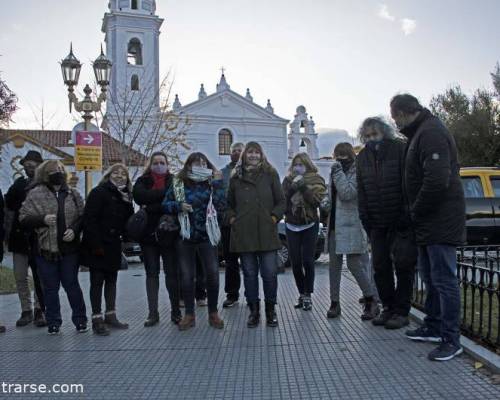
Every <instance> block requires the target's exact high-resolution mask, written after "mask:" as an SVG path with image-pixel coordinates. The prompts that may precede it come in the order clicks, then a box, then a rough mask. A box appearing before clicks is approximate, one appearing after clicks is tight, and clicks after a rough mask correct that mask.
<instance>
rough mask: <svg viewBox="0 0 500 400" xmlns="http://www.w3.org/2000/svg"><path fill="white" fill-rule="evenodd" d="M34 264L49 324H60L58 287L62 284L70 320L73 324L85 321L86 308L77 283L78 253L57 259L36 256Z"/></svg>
mask: <svg viewBox="0 0 500 400" xmlns="http://www.w3.org/2000/svg"><path fill="white" fill-rule="evenodd" d="M36 265H37V268H38V273H39V275H40V280H41V282H42V286H43V294H44V296H45V308H46V311H45V317H46V319H47V324H48V325H49V326H61V324H62V318H61V304H60V302H59V288H60V286H61V284H62V286H63V288H64V290H65V291H66V295H67V296H68V300H69V304H70V306H71V309H72V311H73V315H72V316H71V320H72V321H73V324H75V326H78V325H79V324H84V323H87V310H86V308H85V301H84V300H83V293H82V289H81V288H80V284H79V283H78V268H79V265H78V255H77V254H68V255H65V256H62V257H61V258H60V259H58V260H47V259H46V258H44V257H42V256H37V257H36Z"/></svg>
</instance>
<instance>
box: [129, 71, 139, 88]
mask: <svg viewBox="0 0 500 400" xmlns="http://www.w3.org/2000/svg"><path fill="white" fill-rule="evenodd" d="M130 90H134V91H135V90H139V77H138V76H137V75H135V74H134V75H132V78H130Z"/></svg>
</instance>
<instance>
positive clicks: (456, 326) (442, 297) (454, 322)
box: [418, 244, 460, 346]
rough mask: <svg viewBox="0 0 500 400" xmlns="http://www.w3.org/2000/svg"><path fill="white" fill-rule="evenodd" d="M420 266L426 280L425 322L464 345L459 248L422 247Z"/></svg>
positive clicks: (451, 339)
mask: <svg viewBox="0 0 500 400" xmlns="http://www.w3.org/2000/svg"><path fill="white" fill-rule="evenodd" d="M418 269H419V272H420V277H421V278H422V280H423V281H424V283H425V287H426V291H427V295H426V299H425V313H426V314H427V315H426V317H425V320H424V322H425V325H426V327H427V328H428V329H429V330H430V331H431V332H432V333H434V334H436V335H439V336H441V337H442V338H443V340H444V341H446V342H450V343H452V344H454V345H456V346H459V345H460V287H459V284H458V278H457V249H456V247H455V246H449V245H439V244H436V245H429V246H419V248H418Z"/></svg>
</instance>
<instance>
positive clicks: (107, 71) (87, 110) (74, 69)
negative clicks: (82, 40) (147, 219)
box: [61, 44, 113, 194]
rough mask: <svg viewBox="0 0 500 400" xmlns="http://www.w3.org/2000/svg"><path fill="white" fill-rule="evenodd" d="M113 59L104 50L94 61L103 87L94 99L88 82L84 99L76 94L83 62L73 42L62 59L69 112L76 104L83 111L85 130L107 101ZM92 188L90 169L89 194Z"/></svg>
mask: <svg viewBox="0 0 500 400" xmlns="http://www.w3.org/2000/svg"><path fill="white" fill-rule="evenodd" d="M112 65H113V64H112V63H111V61H110V60H109V59H108V58H106V56H105V55H104V52H103V51H102V45H101V54H100V55H99V56H98V57H97V58H96V59H95V61H94V62H93V63H92V67H93V69H94V75H95V79H96V82H97V84H98V85H99V86H100V87H101V93H100V94H99V96H98V97H97V99H96V100H95V101H94V100H92V98H91V97H90V95H91V94H92V89H91V88H90V86H89V85H88V84H87V85H85V87H84V88H83V93H85V97H84V98H83V100H78V97H77V96H76V94H75V86H77V85H78V79H79V78H80V71H81V69H82V64H81V63H80V61H78V59H77V58H76V57H75V55H74V54H73V44H71V45H70V47H69V54H68V55H67V56H66V58H65V59H63V60H61V72H62V76H63V81H64V84H65V85H66V86H67V87H68V100H69V112H71V107H72V106H74V107H75V110H76V111H78V112H79V113H82V118H83V120H84V121H85V130H86V131H88V130H89V129H90V121H91V120H92V118H93V114H94V113H95V112H98V111H100V110H101V106H102V103H104V102H105V101H106V91H107V87H108V85H109V79H110V75H111V67H112ZM91 188H92V176H91V175H90V174H89V171H85V192H86V194H88V192H89V191H90V189H91Z"/></svg>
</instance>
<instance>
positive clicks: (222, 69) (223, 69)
mask: <svg viewBox="0 0 500 400" xmlns="http://www.w3.org/2000/svg"><path fill="white" fill-rule="evenodd" d="M220 70H221V71H222V75H224V71H226V68H224V67H221V68H220Z"/></svg>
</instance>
